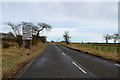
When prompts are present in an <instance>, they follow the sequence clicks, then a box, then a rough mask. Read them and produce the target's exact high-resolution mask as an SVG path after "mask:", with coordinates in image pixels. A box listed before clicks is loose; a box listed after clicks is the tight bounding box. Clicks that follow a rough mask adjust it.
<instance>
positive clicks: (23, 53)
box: [2, 42, 47, 78]
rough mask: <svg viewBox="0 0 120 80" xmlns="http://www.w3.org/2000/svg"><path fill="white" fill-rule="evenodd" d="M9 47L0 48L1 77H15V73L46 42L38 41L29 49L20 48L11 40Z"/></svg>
mask: <svg viewBox="0 0 120 80" xmlns="http://www.w3.org/2000/svg"><path fill="white" fill-rule="evenodd" d="M12 44H13V46H12V47H10V48H6V49H2V74H3V75H2V77H3V78H15V77H16V74H17V73H18V72H19V71H20V70H21V69H22V68H23V67H24V66H25V65H26V64H27V63H28V62H30V61H31V60H32V59H33V58H35V57H37V55H39V54H40V53H41V52H42V51H43V50H44V49H45V48H46V47H47V43H44V44H43V43H38V44H37V45H36V46H32V47H31V48H30V49H25V48H21V47H19V46H18V45H17V43H15V42H13V43H12Z"/></svg>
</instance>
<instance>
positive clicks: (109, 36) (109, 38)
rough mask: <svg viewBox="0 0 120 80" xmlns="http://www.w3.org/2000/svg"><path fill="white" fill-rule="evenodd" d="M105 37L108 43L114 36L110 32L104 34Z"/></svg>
mask: <svg viewBox="0 0 120 80" xmlns="http://www.w3.org/2000/svg"><path fill="white" fill-rule="evenodd" d="M103 38H104V39H105V40H106V43H108V40H111V39H112V36H111V35H110V34H106V35H104V36H103Z"/></svg>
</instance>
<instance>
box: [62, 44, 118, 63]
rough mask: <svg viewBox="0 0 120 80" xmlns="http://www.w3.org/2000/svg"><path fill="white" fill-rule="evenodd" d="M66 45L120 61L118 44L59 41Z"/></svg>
mask: <svg viewBox="0 0 120 80" xmlns="http://www.w3.org/2000/svg"><path fill="white" fill-rule="evenodd" d="M60 44H62V45H64V46H66V47H69V48H72V49H76V50H79V51H82V52H84V53H87V54H91V55H95V56H98V57H101V58H104V59H108V60H112V61H115V62H119V63H120V44H98V43H97V44H93V43H70V44H69V45H67V44H65V43H60Z"/></svg>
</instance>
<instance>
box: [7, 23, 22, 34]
mask: <svg viewBox="0 0 120 80" xmlns="http://www.w3.org/2000/svg"><path fill="white" fill-rule="evenodd" d="M8 26H10V27H11V28H12V30H13V32H14V34H15V36H17V35H21V33H20V32H21V24H14V23H11V22H9V23H8Z"/></svg>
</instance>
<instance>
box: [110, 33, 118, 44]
mask: <svg viewBox="0 0 120 80" xmlns="http://www.w3.org/2000/svg"><path fill="white" fill-rule="evenodd" d="M112 39H113V41H114V43H116V41H117V40H120V34H113V35H112Z"/></svg>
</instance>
